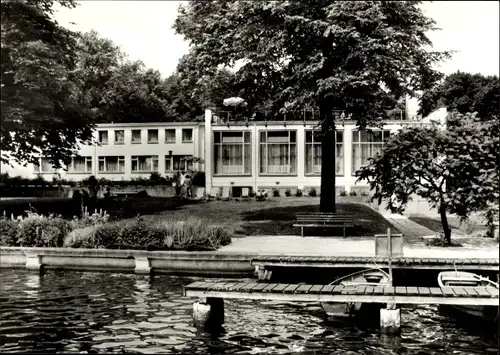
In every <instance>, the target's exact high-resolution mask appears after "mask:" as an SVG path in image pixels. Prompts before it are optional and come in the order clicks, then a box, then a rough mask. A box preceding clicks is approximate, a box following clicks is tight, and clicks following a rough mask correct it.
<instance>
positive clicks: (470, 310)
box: [438, 271, 499, 319]
mask: <svg viewBox="0 0 500 355" xmlns="http://www.w3.org/2000/svg"><path fill="white" fill-rule="evenodd" d="M438 284H439V287H453V286H458V287H465V288H475V289H477V288H496V289H497V290H498V288H499V285H498V283H496V282H494V281H492V280H490V279H489V278H487V277H483V276H480V275H477V274H474V273H472V272H466V271H443V272H440V273H439V275H438ZM452 307H453V308H455V309H458V310H459V311H461V312H464V313H466V314H468V315H471V316H475V317H481V318H485V319H494V318H495V317H498V307H495V306H465V305H463V306H462V305H460V306H455V305H453V306H452Z"/></svg>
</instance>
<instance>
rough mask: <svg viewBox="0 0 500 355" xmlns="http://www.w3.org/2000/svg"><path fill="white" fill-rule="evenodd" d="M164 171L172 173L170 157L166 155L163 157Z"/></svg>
mask: <svg viewBox="0 0 500 355" xmlns="http://www.w3.org/2000/svg"><path fill="white" fill-rule="evenodd" d="M165 171H167V172H168V171H173V169H172V156H170V155H166V156H165Z"/></svg>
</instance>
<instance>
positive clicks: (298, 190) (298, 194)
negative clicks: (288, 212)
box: [295, 189, 302, 197]
mask: <svg viewBox="0 0 500 355" xmlns="http://www.w3.org/2000/svg"><path fill="white" fill-rule="evenodd" d="M295 196H297V197H301V196H302V190H301V189H297V191H295Z"/></svg>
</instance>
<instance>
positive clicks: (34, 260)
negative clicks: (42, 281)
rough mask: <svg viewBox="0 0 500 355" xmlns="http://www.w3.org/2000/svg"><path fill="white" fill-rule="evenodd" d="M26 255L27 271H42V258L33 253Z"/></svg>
mask: <svg viewBox="0 0 500 355" xmlns="http://www.w3.org/2000/svg"><path fill="white" fill-rule="evenodd" d="M25 255H26V269H28V270H41V269H42V264H41V263H40V256H39V255H38V254H33V253H25Z"/></svg>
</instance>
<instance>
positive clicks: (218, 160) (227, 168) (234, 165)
mask: <svg viewBox="0 0 500 355" xmlns="http://www.w3.org/2000/svg"><path fill="white" fill-rule="evenodd" d="M214 163H215V174H216V175H244V174H251V173H252V143H251V141H250V132H214Z"/></svg>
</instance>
